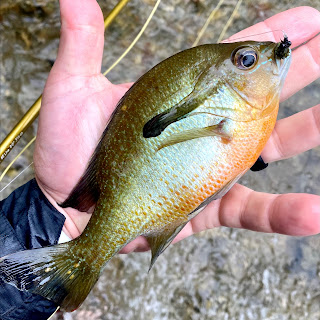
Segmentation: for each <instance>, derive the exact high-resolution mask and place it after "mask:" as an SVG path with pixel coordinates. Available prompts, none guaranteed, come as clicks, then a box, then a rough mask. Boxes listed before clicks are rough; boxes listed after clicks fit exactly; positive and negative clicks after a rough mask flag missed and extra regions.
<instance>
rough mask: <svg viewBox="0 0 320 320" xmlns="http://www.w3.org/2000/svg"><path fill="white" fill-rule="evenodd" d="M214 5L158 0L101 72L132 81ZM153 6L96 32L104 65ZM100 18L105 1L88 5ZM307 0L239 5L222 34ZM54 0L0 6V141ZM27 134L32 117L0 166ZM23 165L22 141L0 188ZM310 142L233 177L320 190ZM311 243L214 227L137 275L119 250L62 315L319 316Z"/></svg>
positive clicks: (46, 49) (35, 64) (26, 95)
mask: <svg viewBox="0 0 320 320" xmlns="http://www.w3.org/2000/svg"><path fill="white" fill-rule="evenodd" d="M216 2H217V1H201V0H194V1H182V0H168V1H163V3H162V4H161V5H160V8H159V9H158V11H157V13H156V16H155V17H154V19H153V21H152V22H151V24H150V26H149V27H148V29H147V30H146V33H145V35H144V36H143V38H142V39H141V40H140V41H139V42H138V43H137V45H136V46H135V47H134V49H133V50H132V52H131V53H130V54H129V55H128V56H127V57H126V58H125V59H124V60H123V61H122V62H121V64H120V65H119V66H118V67H117V68H115V69H114V70H113V71H112V72H111V73H110V75H109V79H110V80H111V81H113V82H115V83H121V82H129V81H135V80H136V79H137V78H138V77H139V76H140V75H141V74H143V73H144V72H145V71H147V70H148V69H149V68H150V67H152V66H153V65H155V64H156V63H157V62H159V61H161V60H163V59H164V58H166V57H168V56H170V55H171V54H173V53H175V52H177V51H180V50H182V49H185V48H188V47H190V46H191V45H192V43H193V41H194V40H195V38H196V35H197V32H198V31H199V30H200V28H201V26H202V25H203V23H204V22H205V19H206V17H207V16H208V14H209V12H210V10H212V9H213V8H214V6H215V4H216ZM152 3H153V1H150V0H145V1H143V0H140V1H137V0H133V1H132V2H130V3H129V5H128V6H127V7H126V9H125V10H124V11H123V12H122V13H121V14H120V16H119V17H118V18H117V20H116V21H115V22H114V23H113V24H112V26H111V27H110V28H109V30H108V31H107V32H106V39H107V40H108V44H106V45H105V54H104V59H103V66H104V68H103V69H104V70H105V69H106V68H107V67H108V66H110V65H111V63H112V62H113V61H114V60H115V59H116V58H117V57H118V56H119V55H120V54H121V53H122V52H123V51H124V49H125V48H126V47H127V46H128V44H129V43H130V41H131V40H132V39H133V37H134V36H135V34H137V33H138V31H139V28H140V27H141V25H142V24H143V22H144V21H145V20H146V18H147V15H148V13H149V12H150V11H151V7H152ZM99 4H100V5H101V6H102V9H103V12H104V13H105V14H106V13H107V12H108V11H109V10H110V9H111V8H112V7H113V5H114V4H115V1H108V2H107V1H105V2H102V1H99ZM234 5H235V1H234V0H226V2H225V5H224V6H223V7H222V8H221V10H220V11H219V12H218V16H217V19H216V20H215V21H214V22H213V23H211V25H210V26H209V28H208V30H207V32H206V34H205V36H204V38H203V40H202V43H205V42H215V41H216V40H217V38H218V36H219V34H220V31H221V30H222V28H223V26H224V25H225V23H226V21H227V19H228V17H229V16H230V14H231V12H232V10H233V7H234ZM298 5H309V6H312V7H315V8H317V9H320V2H319V1H318V0H314V1H312V0H308V1H307V0H306V1H298V0H296V1H289V0H287V1H274V0H272V1H267V0H265V1H261V0H259V1H253V0H252V1H249V0H248V1H244V2H243V4H242V6H241V8H240V10H239V13H238V15H237V16H236V19H235V21H234V22H233V24H232V25H231V27H230V29H229V31H228V33H227V35H226V36H229V35H231V34H233V33H235V32H237V31H239V30H241V29H243V28H245V27H248V26H250V25H252V24H254V23H257V22H259V21H261V20H264V19H266V18H268V17H270V16H272V15H274V14H276V13H278V12H280V11H283V10H286V9H289V8H292V7H296V6H298ZM58 9H59V8H58V4H57V1H49V0H41V1H36V0H33V1H22V0H21V1H11V2H10V1H7V2H6V3H1V4H0V19H1V20H0V21H1V24H0V35H1V37H2V44H1V50H2V56H1V69H0V70H1V72H0V82H1V90H2V91H1V105H0V140H2V139H3V138H4V137H5V135H6V134H7V133H8V132H9V131H10V129H11V128H12V127H13V125H14V124H15V123H16V122H17V120H18V119H19V118H20V117H21V116H22V114H23V113H24V112H25V111H27V109H28V108H29V107H30V106H31V105H32V103H33V102H34V101H35V99H36V98H37V97H38V96H39V95H40V94H41V92H42V90H43V87H44V84H45V80H46V77H47V74H48V72H49V71H50V67H51V65H52V63H53V61H54V59H55V56H56V52H57V47H58V42H59V39H58V37H59V11H58ZM319 85H320V81H319V80H317V81H316V82H314V83H313V84H311V85H310V86H308V87H307V88H305V89H304V90H302V91H301V92H299V93H298V94H296V95H295V96H294V97H292V98H290V99H288V100H287V101H286V102H284V103H282V104H281V107H280V113H279V118H283V117H287V116H289V115H291V114H294V113H296V112H298V111H301V110H304V109H306V108H308V107H311V106H313V105H315V104H317V103H319V101H320V91H319ZM35 133H36V123H35V124H34V125H33V126H32V128H30V129H29V130H28V131H27V132H26V133H25V135H24V136H23V138H22V139H23V140H22V141H20V142H19V143H18V145H17V146H16V147H15V148H14V151H13V152H11V154H10V155H9V156H8V158H7V159H6V161H5V162H4V163H3V164H2V165H0V171H1V172H2V170H3V169H4V166H5V165H6V164H8V163H9V161H10V159H13V157H14V156H15V155H16V154H17V153H18V151H19V150H21V149H22V147H23V146H24V145H25V144H26V141H29V140H30V139H31V138H32V137H33V136H34V134H35ZM31 161H32V148H31V149H30V150H28V151H27V152H26V154H25V155H24V156H23V157H21V158H19V160H18V161H17V162H16V163H15V165H14V166H13V169H12V170H10V172H9V174H8V176H7V177H6V178H5V180H4V181H3V183H0V190H1V189H2V187H3V186H4V185H6V184H7V183H8V182H9V181H10V180H11V179H12V177H14V176H15V175H16V174H17V173H18V172H20V171H21V170H22V169H23V168H25V167H26V166H27V165H28V164H30V162H31ZM319 162H320V148H319V147H318V148H316V149H314V150H312V151H309V152H306V153H304V154H302V155H299V156H297V157H294V158H292V159H288V160H285V161H281V162H278V163H274V164H271V165H270V166H269V168H268V169H267V170H265V171H263V172H260V173H249V174H247V175H246V176H245V177H244V178H243V179H242V183H244V184H245V185H247V186H249V187H251V188H253V189H255V190H258V191H265V192H272V193H286V192H287V193H288V192H309V193H313V194H318V195H319V194H320V166H319ZM32 175H33V172H32V169H29V170H27V174H24V175H22V176H21V177H20V178H19V179H17V180H16V181H15V182H14V183H13V184H12V185H11V186H10V188H7V189H6V190H5V192H2V193H0V199H1V198H3V197H4V196H5V195H6V194H8V193H9V192H10V191H11V190H13V189H14V188H16V187H18V186H19V185H21V184H22V183H24V181H27V180H29V179H30V178H31V177H32ZM319 248H320V238H319V237H318V236H314V237H306V238H298V237H288V236H281V235H269V234H261V233H254V232H250V231H244V230H235V229H228V228H218V229H215V230H211V231H206V232H203V233H201V234H199V235H197V236H194V237H190V238H188V239H185V240H183V241H181V242H180V243H178V244H176V245H174V246H171V247H170V248H169V249H168V250H167V251H166V252H165V253H164V254H163V255H162V256H161V257H160V258H159V260H158V261H157V264H156V265H155V267H154V268H153V269H152V271H151V272H150V273H149V274H148V273H147V270H148V264H149V259H150V256H149V255H150V254H149V253H133V254H130V255H119V256H117V257H115V258H114V259H113V260H112V261H111V262H110V263H109V264H108V266H107V268H106V270H105V271H104V273H103V275H102V277H101V279H100V280H99V282H98V283H97V285H96V286H95V288H94V290H93V291H92V293H91V294H90V296H89V297H88V299H87V300H86V301H85V303H84V304H83V306H82V307H81V308H80V309H79V310H77V311H76V312H74V313H72V314H66V315H64V318H65V319H66V320H68V319H78V320H82V319H97V320H98V319H99V320H100V319H101V320H105V319H112V320H113V319H127V320H133V319H135V320H137V319H138V320H140V319H154V320H157V319H161V320H162V319H186V320H187V319H188V320H189V319H192V320H196V319H201V320H203V319H219V320H220V319H221V320H229V319H239V320H246V319H268V320H287V319H288V320H289V319H290V320H298V319H299V320H301V319H308V320H318V319H320V280H319V279H320V251H319Z"/></svg>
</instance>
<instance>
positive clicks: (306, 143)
mask: <svg viewBox="0 0 320 320" xmlns="http://www.w3.org/2000/svg"><path fill="white" fill-rule="evenodd" d="M319 145H320V104H319V105H317V106H315V107H313V108H310V109H307V110H305V111H301V112H299V113H297V114H295V115H293V116H291V117H288V118H286V119H282V120H279V121H277V123H276V126H275V128H274V130H273V132H272V134H271V137H270V139H269V140H268V142H267V144H266V145H265V147H264V149H263V151H262V153H261V156H262V158H263V160H264V161H265V162H272V161H277V160H281V159H286V158H290V157H292V156H294V155H297V154H299V153H302V152H305V151H307V150H310V149H312V148H315V147H317V146H319Z"/></svg>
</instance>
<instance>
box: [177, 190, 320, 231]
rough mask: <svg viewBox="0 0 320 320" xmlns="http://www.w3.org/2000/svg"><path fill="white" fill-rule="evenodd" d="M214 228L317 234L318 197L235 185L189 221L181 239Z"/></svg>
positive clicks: (319, 211) (318, 216) (319, 217)
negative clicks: (267, 191)
mask: <svg viewBox="0 0 320 320" xmlns="http://www.w3.org/2000/svg"><path fill="white" fill-rule="evenodd" d="M217 226H226V227H231V228H245V229H249V230H253V231H259V232H276V233H281V234H287V235H294V236H306V235H312V234H317V233H319V232H320V197H319V196H316V195H310V194H283V195H275V194H268V193H262V192H255V191H252V190H251V189H249V188H246V187H244V186H241V185H239V184H237V185H235V186H234V187H233V188H232V189H231V190H230V191H229V192H228V193H227V194H226V195H225V196H224V197H223V198H222V199H221V200H218V201H214V202H212V203H210V204H209V205H208V207H207V208H206V209H205V210H203V211H202V212H201V213H200V214H199V215H198V216H196V217H195V218H194V219H193V220H191V222H190V223H189V226H188V225H187V226H186V228H185V229H183V230H182V234H181V235H180V236H181V237H186V236H188V235H190V234H192V233H195V232H199V231H202V230H205V229H211V228H214V227H217Z"/></svg>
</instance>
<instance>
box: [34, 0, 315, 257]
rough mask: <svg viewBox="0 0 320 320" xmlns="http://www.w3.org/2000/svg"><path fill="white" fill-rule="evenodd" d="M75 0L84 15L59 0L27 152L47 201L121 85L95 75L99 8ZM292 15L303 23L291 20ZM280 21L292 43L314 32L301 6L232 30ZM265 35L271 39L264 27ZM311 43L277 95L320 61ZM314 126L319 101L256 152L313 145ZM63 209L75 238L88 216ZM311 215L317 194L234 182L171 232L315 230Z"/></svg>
mask: <svg viewBox="0 0 320 320" xmlns="http://www.w3.org/2000/svg"><path fill="white" fill-rule="evenodd" d="M79 1H80V0H79ZM81 1H82V2H83V5H84V6H86V15H83V11H82V6H77V5H74V4H73V2H72V1H67V0H60V6H61V15H62V33H61V42H60V47H59V54H58V57H57V61H56V63H55V65H54V67H53V69H52V71H51V73H50V76H49V78H48V81H47V84H46V88H45V91H44V97H43V104H42V108H41V113H40V122H39V130H38V136H37V143H36V150H35V156H34V163H35V169H36V178H37V180H38V182H39V185H40V187H41V188H42V190H43V191H44V192H45V194H46V195H47V197H48V198H49V199H50V200H51V202H52V203H53V204H54V203H55V202H60V201H62V200H64V199H65V198H66V197H67V195H68V194H69V192H70V191H71V190H72V188H73V187H74V185H75V184H76V183H77V181H78V179H79V178H80V176H81V175H82V174H83V172H84V170H85V167H86V165H87V163H88V160H89V158H90V156H91V154H92V152H93V150H94V149H95V146H96V144H97V142H98V140H99V137H100V135H101V133H102V132H103V130H104V128H105V126H106V124H107V122H108V119H109V118H110V115H111V113H112V111H113V110H114V108H115V105H116V104H117V102H118V100H119V99H120V98H121V97H122V95H123V94H124V92H125V91H126V90H127V88H128V86H127V85H122V86H115V85H112V84H111V83H110V82H109V81H108V80H107V79H106V78H104V77H103V76H102V75H101V73H100V69H101V58H102V49H103V18H102V14H101V11H100V8H99V6H98V5H97V3H96V1H94V0H81ZM299 19H301V21H303V23H297V21H300V20H299ZM281 23H282V25H281ZM288 26H289V27H288ZM281 28H286V31H287V32H288V35H289V39H290V40H291V41H292V42H293V46H294V47H295V46H297V45H299V44H301V43H303V42H304V41H306V40H309V39H311V38H312V37H313V36H314V35H316V34H317V33H318V32H319V31H320V14H319V12H318V11H317V10H315V9H312V8H307V7H301V8H296V9H292V10H290V11H287V12H284V13H282V14H279V15H277V16H274V17H272V18H270V19H268V20H267V21H266V22H265V23H260V24H258V25H255V26H253V27H251V28H249V29H246V30H244V31H242V32H241V35H240V36H244V35H248V34H249V35H250V34H257V33H263V32H264V31H269V30H270V29H271V30H274V29H281ZM238 36H239V35H238ZM269 38H271V39H270V40H274V38H273V35H272V33H270V34H269ZM319 46H320V40H319V39H318V38H315V39H313V40H311V41H310V42H308V44H307V45H304V46H302V47H301V48H299V49H297V50H296V51H295V52H294V54H293V61H292V65H291V68H290V71H289V74H288V77H287V79H288V80H287V82H286V84H285V87H284V90H283V92H282V96H281V99H282V100H284V99H285V98H287V97H288V96H290V95H292V94H294V93H295V92H297V91H298V90H299V89H301V88H303V87H304V86H306V85H307V84H308V83H310V82H312V81H313V80H315V79H316V78H318V77H319V76H320V68H319V65H320V61H319V59H318V58H317V56H316V54H315V53H314V52H318V51H317V50H318V49H317V48H319ZM301 61H303V62H304V63H303V64H301V63H300V62H301ZM319 128H320V105H318V106H316V107H314V108H311V109H308V110H305V111H303V112H301V113H299V114H297V115H294V116H292V117H289V118H287V119H284V120H280V121H278V122H277V125H276V128H275V130H274V132H273V134H272V136H271V139H270V140H269V141H268V143H267V145H266V147H265V149H264V151H263V153H262V156H263V159H264V160H265V161H266V162H271V161H276V160H280V159H284V158H288V157H290V156H293V155H295V154H298V153H300V152H303V151H305V150H308V149H310V148H313V147H316V146H318V145H319V140H320V131H319ZM301 133H303V134H301ZM293 142H294V143H293ZM60 210H61V209H60ZM63 213H64V214H65V216H66V217H67V220H66V223H65V226H66V225H67V227H66V229H68V228H69V231H70V225H73V226H74V228H73V231H70V232H69V233H70V235H71V236H72V237H76V236H77V235H79V233H81V232H82V230H83V229H84V227H85V225H86V223H87V221H88V219H89V216H90V215H88V214H83V213H79V212H76V210H74V209H66V210H65V211H63ZM319 214H320V197H318V196H315V195H308V194H301V195H296V194H287V195H272V194H263V193H258V192H254V191H252V190H250V189H248V188H245V187H243V186H240V185H235V186H234V187H233V188H232V190H230V192H229V193H228V194H227V195H226V196H225V197H223V199H221V200H217V201H214V202H213V203H211V204H209V205H208V206H207V207H206V209H205V210H203V211H202V212H201V213H200V214H199V215H198V216H197V217H195V218H194V219H192V220H191V222H190V223H189V224H187V226H186V227H185V228H184V229H183V230H182V232H181V233H180V234H179V235H178V238H179V239H181V238H183V237H186V236H188V235H190V234H193V233H195V232H199V231H201V230H204V229H208V228H213V227H216V226H220V225H224V226H228V227H239V228H247V229H251V230H256V231H262V232H279V233H285V234H292V235H308V234H314V233H318V232H319V230H320V219H319ZM68 225H69V227H68ZM71 229H72V227H71ZM146 248H147V245H146V241H145V240H144V239H143V238H142V237H139V238H138V239H136V240H135V241H133V242H132V243H130V244H129V245H127V247H126V248H125V249H124V250H123V251H124V252H129V251H132V250H139V249H141V250H145V249H146Z"/></svg>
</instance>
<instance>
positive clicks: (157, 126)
mask: <svg viewBox="0 0 320 320" xmlns="http://www.w3.org/2000/svg"><path fill="white" fill-rule="evenodd" d="M208 74H209V68H207V69H205V70H204V71H203V72H202V73H201V74H200V75H199V77H198V79H197V81H196V82H195V84H194V89H193V90H192V92H191V93H190V94H188V95H187V96H186V97H184V98H183V99H182V100H181V101H180V102H178V103H177V104H176V105H174V106H173V107H172V108H170V109H168V110H166V111H164V112H162V113H160V114H158V115H156V116H154V117H153V118H152V119H150V120H149V121H148V122H147V123H146V124H145V125H144V127H143V137H144V138H151V137H157V136H159V135H160V134H161V132H162V131H164V129H165V128H166V127H168V126H169V125H170V124H172V123H174V122H176V121H179V120H181V119H183V118H185V117H187V116H188V114H189V113H190V112H191V111H193V110H195V109H196V108H197V107H198V106H199V105H201V104H202V103H203V101H204V100H205V99H207V96H208V94H209V93H210V91H212V88H211V87H210V86H207V85H203V81H204V79H205V78H206V76H207V75H208Z"/></svg>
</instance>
